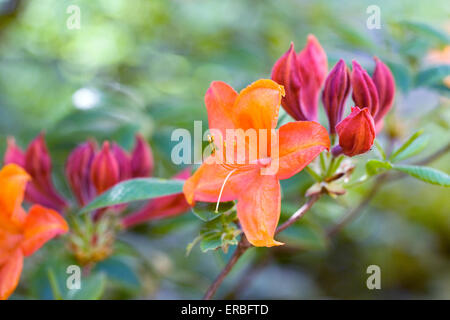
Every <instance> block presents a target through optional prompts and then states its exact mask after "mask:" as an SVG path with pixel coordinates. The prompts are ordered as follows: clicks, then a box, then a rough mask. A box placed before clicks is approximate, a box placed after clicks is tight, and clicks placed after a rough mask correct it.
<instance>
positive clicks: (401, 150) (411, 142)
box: [389, 130, 423, 161]
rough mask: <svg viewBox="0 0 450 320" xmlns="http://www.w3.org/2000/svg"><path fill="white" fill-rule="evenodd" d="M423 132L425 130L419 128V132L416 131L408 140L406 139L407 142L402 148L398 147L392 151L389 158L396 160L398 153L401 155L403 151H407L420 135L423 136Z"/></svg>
mask: <svg viewBox="0 0 450 320" xmlns="http://www.w3.org/2000/svg"><path fill="white" fill-rule="evenodd" d="M422 134H423V130H419V131H417V132H415V133H414V134H413V135H412V136H411V137H409V139H408V140H406V142H405V143H403V144H402V145H401V146H400V148H398V149H397V150H396V151H395V152H393V153H392V155H391V156H390V157H389V160H391V161H395V160H396V157H397V156H398V155H400V154H401V153H403V152H404V151H406V150H407V149H408V148H409V147H410V146H411V144H413V143H414V142H415V141H416V140H417V139H418V138H419V137H420V136H422ZM409 152H410V151H407V153H409Z"/></svg>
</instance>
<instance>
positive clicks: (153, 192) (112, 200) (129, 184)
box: [81, 178, 184, 213]
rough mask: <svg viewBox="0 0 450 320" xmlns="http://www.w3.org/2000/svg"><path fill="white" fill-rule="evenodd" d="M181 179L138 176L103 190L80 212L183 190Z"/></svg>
mask: <svg viewBox="0 0 450 320" xmlns="http://www.w3.org/2000/svg"><path fill="white" fill-rule="evenodd" d="M183 184H184V181H182V180H165V179H158V178H138V179H132V180H127V181H124V182H122V183H119V184H117V185H115V186H114V187H112V188H110V189H108V190H107V191H105V192H103V193H102V194H101V195H99V196H98V197H97V198H95V199H94V200H92V201H91V203H89V204H88V205H87V206H85V207H84V208H83V209H82V210H81V213H84V212H88V211H92V210H95V209H99V208H103V207H108V206H112V205H116V204H121V203H128V202H132V201H138V200H148V199H153V198H158V197H162V196H167V195H171V194H177V193H181V192H183Z"/></svg>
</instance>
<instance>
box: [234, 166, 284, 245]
mask: <svg viewBox="0 0 450 320" xmlns="http://www.w3.org/2000/svg"><path fill="white" fill-rule="evenodd" d="M280 210H281V194H280V182H279V181H278V179H277V178H276V177H275V176H268V175H265V176H264V175H259V176H258V177H257V178H256V179H255V180H253V182H252V183H251V184H250V185H249V186H248V187H247V188H246V189H245V190H244V191H243V193H242V194H241V196H240V197H239V199H238V203H237V214H238V218H239V222H240V223H241V226H242V229H243V230H244V233H245V236H246V237H247V239H248V241H249V242H250V243H251V244H252V245H254V246H256V247H272V246H279V245H282V244H283V243H281V242H278V241H275V240H274V238H273V237H274V235H275V230H276V228H277V225H278V220H279V219H280Z"/></svg>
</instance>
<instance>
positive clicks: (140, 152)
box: [65, 136, 153, 206]
mask: <svg viewBox="0 0 450 320" xmlns="http://www.w3.org/2000/svg"><path fill="white" fill-rule="evenodd" d="M96 145H97V144H96V143H95V142H94V141H87V142H84V143H83V144H81V145H79V146H78V147H76V148H75V149H74V150H73V151H72V153H71V154H70V155H69V158H68V160H67V163H66V170H65V171H66V177H67V180H68V182H69V185H70V187H71V189H72V191H73V193H74V195H75V197H76V199H77V201H78V204H79V205H80V206H84V205H86V204H87V203H88V202H90V201H91V200H92V199H93V198H94V197H95V196H97V195H98V194H101V193H102V192H104V191H105V190H108V189H109V188H111V187H112V186H114V185H116V184H117V183H119V182H122V181H125V180H128V179H131V178H139V177H149V176H150V175H151V174H152V172H153V155H152V151H151V149H150V146H149V145H148V144H147V142H146V141H145V140H144V139H143V138H142V137H141V136H136V143H135V147H134V149H133V151H132V152H131V154H128V153H127V152H126V151H125V150H124V149H122V148H121V147H120V146H119V145H118V144H117V143H115V142H113V143H110V142H108V141H105V142H103V145H102V147H101V149H100V150H97V146H96Z"/></svg>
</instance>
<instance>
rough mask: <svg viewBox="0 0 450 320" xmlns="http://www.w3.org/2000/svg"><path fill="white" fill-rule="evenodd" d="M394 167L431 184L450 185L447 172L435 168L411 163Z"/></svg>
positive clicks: (449, 177)
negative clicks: (411, 164)
mask: <svg viewBox="0 0 450 320" xmlns="http://www.w3.org/2000/svg"><path fill="white" fill-rule="evenodd" d="M393 169H395V170H398V171H401V172H404V173H407V174H409V175H410V176H412V177H414V178H416V179H420V180H422V181H425V182H428V183H431V184H436V185H439V186H444V187H449V186H450V176H449V175H448V174H446V173H445V172H442V171H439V170H436V169H433V168H429V167H421V166H410V165H394V166H393Z"/></svg>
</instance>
